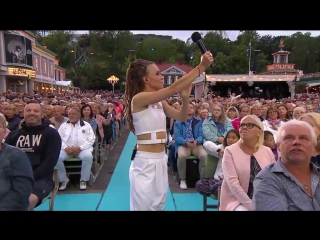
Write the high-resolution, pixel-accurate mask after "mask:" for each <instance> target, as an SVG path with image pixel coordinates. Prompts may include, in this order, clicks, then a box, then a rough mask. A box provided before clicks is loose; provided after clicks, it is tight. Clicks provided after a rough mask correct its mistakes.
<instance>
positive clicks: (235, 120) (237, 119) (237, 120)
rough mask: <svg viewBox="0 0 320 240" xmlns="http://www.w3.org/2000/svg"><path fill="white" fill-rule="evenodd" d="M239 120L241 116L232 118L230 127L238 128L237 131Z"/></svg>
mask: <svg viewBox="0 0 320 240" xmlns="http://www.w3.org/2000/svg"><path fill="white" fill-rule="evenodd" d="M240 122H241V118H235V119H233V120H232V122H231V124H232V127H233V128H234V129H235V130H238V131H239V128H240Z"/></svg>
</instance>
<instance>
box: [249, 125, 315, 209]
mask: <svg viewBox="0 0 320 240" xmlns="http://www.w3.org/2000/svg"><path fill="white" fill-rule="evenodd" d="M276 138H277V143H278V146H279V151H280V154H281V158H280V159H279V160H278V161H277V162H276V163H274V164H271V165H269V166H267V167H266V168H265V169H264V170H262V171H261V172H260V173H259V174H258V175H257V176H256V178H255V180H254V183H253V188H254V192H253V199H252V202H253V208H254V210H256V211H320V173H319V170H318V168H317V167H316V165H314V164H313V163H311V161H310V159H311V156H312V153H313V151H314V148H315V146H316V145H317V142H318V141H317V135H316V134H315V132H314V130H313V128H312V127H311V126H310V124H308V123H307V122H304V121H297V120H292V121H288V122H286V123H283V124H282V125H281V126H280V127H279V129H278V131H277V134H276Z"/></svg>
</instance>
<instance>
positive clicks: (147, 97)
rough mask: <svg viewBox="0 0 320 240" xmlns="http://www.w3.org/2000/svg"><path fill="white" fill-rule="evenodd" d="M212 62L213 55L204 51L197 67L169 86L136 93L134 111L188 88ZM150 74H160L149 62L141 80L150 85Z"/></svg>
mask: <svg viewBox="0 0 320 240" xmlns="http://www.w3.org/2000/svg"><path fill="white" fill-rule="evenodd" d="M212 62H213V57H212V55H211V53H210V52H206V53H205V54H204V55H203V57H202V61H201V63H200V64H199V65H198V66H197V67H195V68H194V69H193V70H192V71H191V72H189V73H188V74H186V75H185V76H183V77H181V78H180V79H179V80H177V81H175V82H174V83H173V84H171V85H170V86H168V87H166V88H162V89H159V90H157V91H143V92H140V93H138V94H137V95H135V96H134V98H133V99H132V101H133V105H134V107H135V111H139V109H143V108H145V107H146V106H148V105H150V104H155V103H158V102H160V101H162V100H165V99H167V98H169V97H171V96H173V95H175V94H178V93H179V92H181V91H182V90H183V89H185V88H188V87H189V86H190V85H191V84H192V82H193V81H194V80H195V79H196V78H197V77H199V76H200V75H201V74H202V73H203V72H204V71H205V70H206V69H207V68H208V67H209V66H210V65H211V63H212ZM151 74H154V75H159V74H161V73H160V71H159V69H158V68H157V66H156V65H155V64H151V65H149V66H148V69H147V74H146V76H145V77H143V80H144V82H145V83H146V84H150V85H151V81H150V80H149V75H151ZM152 77H153V76H150V78H152ZM153 84H155V83H152V85H153ZM162 84H163V83H162ZM150 87H151V86H150Z"/></svg>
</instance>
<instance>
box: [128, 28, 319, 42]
mask: <svg viewBox="0 0 320 240" xmlns="http://www.w3.org/2000/svg"><path fill="white" fill-rule="evenodd" d="M195 31H201V30H193V31H192V30H190V31H152V30H149V31H131V32H132V33H133V34H157V35H169V36H172V37H173V38H179V39H181V40H184V41H186V40H187V39H188V38H190V37H191V35H192V33H193V32H195ZM226 32H227V35H228V37H229V38H230V39H231V40H236V39H237V36H238V35H239V31H226ZM296 32H302V33H306V32H311V35H312V36H318V35H320V31H311V30H309V31H303V30H293V31H285V30H283V31H258V33H259V34H260V35H261V36H264V35H272V36H280V35H285V36H287V35H292V34H294V33H296Z"/></svg>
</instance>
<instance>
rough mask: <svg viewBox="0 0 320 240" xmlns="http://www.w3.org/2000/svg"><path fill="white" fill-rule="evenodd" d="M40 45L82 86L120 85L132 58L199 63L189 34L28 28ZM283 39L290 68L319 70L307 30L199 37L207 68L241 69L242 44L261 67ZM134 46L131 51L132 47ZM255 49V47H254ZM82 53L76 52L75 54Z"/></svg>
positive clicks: (314, 41)
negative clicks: (142, 35)
mask: <svg viewBox="0 0 320 240" xmlns="http://www.w3.org/2000/svg"><path fill="white" fill-rule="evenodd" d="M32 32H33V33H34V34H35V35H36V36H37V40H38V42H39V43H40V44H42V45H45V46H46V47H47V48H48V49H50V50H51V51H53V52H55V53H56V54H57V58H58V60H59V65H60V66H61V67H64V68H66V69H67V78H68V79H71V80H73V83H74V85H75V86H78V87H82V88H87V89H106V88H108V89H112V86H111V84H109V83H108V82H107V80H106V79H107V78H108V77H110V76H111V75H116V76H117V77H119V79H120V81H119V83H118V84H116V85H115V88H116V89H117V88H118V89H119V88H120V86H123V85H121V83H122V82H124V81H125V75H126V70H127V68H128V66H129V64H130V62H131V59H132V58H134V59H137V58H142V59H148V60H151V61H154V62H159V61H160V60H161V61H162V62H167V63H177V62H178V61H181V60H183V61H184V63H185V64H189V65H191V66H196V65H198V64H199V61H200V57H201V52H200V51H199V49H198V47H197V46H196V44H194V43H193V42H192V41H191V39H188V40H187V41H182V40H180V39H172V40H162V39H160V38H156V37H148V38H146V39H143V41H137V40H135V38H134V37H133V35H132V33H131V32H130V31H127V30H118V31H109V30H91V31H90V32H89V34H83V35H82V36H80V38H78V39H77V40H76V41H75V40H74V32H73V31H66V30H51V31H46V34H43V30H32ZM281 39H283V40H284V44H285V47H284V49H283V50H287V51H290V52H291V55H290V57H289V61H290V62H291V63H295V64H296V65H295V68H296V69H300V70H303V71H304V73H311V72H318V71H319V62H320V61H319V60H320V36H318V37H312V36H311V34H310V33H305V34H303V33H301V32H296V33H295V34H293V35H291V36H276V37H275V36H270V35H266V36H260V35H259V34H258V32H256V31H252V30H250V31H244V32H243V33H242V34H241V35H239V36H238V37H237V39H236V40H234V41H232V40H230V39H228V38H223V37H221V35H220V34H219V33H217V32H216V31H208V32H206V35H204V36H203V42H204V44H205V45H206V47H207V49H209V50H210V51H211V52H212V54H213V56H214V57H215V62H214V66H215V67H214V68H213V69H208V70H207V73H214V74H245V73H247V72H248V70H249V60H248V56H247V47H248V44H249V42H250V40H251V46H252V50H251V62H250V63H251V64H250V69H251V70H252V69H254V70H256V71H257V72H260V73H261V72H265V71H266V66H267V65H269V64H271V63H272V62H273V57H272V53H274V52H277V51H279V50H280V48H279V43H280V40H281ZM76 47H77V49H81V53H82V55H83V54H84V55H86V56H87V59H89V60H88V61H87V62H82V63H81V64H80V63H79V62H80V61H78V58H79V57H80V56H75V53H74V52H72V51H73V50H74V49H76ZM132 50H134V51H132ZM254 50H260V51H259V52H255V51H254ZM80 55H81V54H80Z"/></svg>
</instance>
